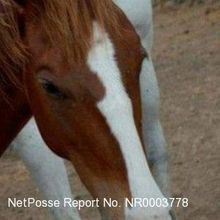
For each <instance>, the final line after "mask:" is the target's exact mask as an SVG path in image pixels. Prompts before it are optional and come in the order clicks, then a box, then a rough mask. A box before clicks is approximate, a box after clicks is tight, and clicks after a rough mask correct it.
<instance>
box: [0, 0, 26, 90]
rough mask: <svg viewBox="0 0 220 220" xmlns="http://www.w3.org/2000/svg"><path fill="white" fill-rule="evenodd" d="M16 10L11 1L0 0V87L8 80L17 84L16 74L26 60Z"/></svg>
mask: <svg viewBox="0 0 220 220" xmlns="http://www.w3.org/2000/svg"><path fill="white" fill-rule="evenodd" d="M16 10H17V8H16V6H15V4H13V3H12V2H11V1H9V0H0V87H2V84H7V83H8V81H10V82H12V83H13V84H15V85H18V79H17V74H18V73H19V72H20V71H21V68H22V67H23V66H24V63H25V60H26V52H25V47H24V44H23V43H22V41H21V39H20V35H19V30H18V29H19V28H18V22H17V16H16ZM0 91H1V90H0Z"/></svg>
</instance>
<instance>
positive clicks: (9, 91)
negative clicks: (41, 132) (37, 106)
mask: <svg viewBox="0 0 220 220" xmlns="http://www.w3.org/2000/svg"><path fill="white" fill-rule="evenodd" d="M0 89H2V90H3V91H2V92H3V93H5V95H6V96H5V97H4V95H3V94H1V97H0V106H1V108H0V123H1V126H0V155H2V153H3V152H4V151H5V149H6V148H7V147H8V145H9V144H10V143H11V141H12V140H13V139H14V138H15V136H16V135H17V133H18V132H19V131H20V130H21V128H22V127H23V126H24V125H25V124H26V122H27V121H28V119H29V118H30V116H31V111H30V109H29V105H28V103H27V99H26V96H25V93H24V91H22V90H21V89H18V88H17V87H16V86H15V85H12V84H10V85H6V86H4V88H3V86H1V88H0Z"/></svg>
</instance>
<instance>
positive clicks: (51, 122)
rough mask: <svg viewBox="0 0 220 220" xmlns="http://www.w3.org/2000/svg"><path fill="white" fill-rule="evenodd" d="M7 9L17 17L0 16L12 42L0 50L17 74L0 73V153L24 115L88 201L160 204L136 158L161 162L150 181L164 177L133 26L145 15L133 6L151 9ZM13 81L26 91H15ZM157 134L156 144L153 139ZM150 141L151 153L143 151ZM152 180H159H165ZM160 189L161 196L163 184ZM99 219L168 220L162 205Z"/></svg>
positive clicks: (146, 29) (140, 39)
mask: <svg viewBox="0 0 220 220" xmlns="http://www.w3.org/2000/svg"><path fill="white" fill-rule="evenodd" d="M16 2H17V3H18V4H20V5H21V7H22V11H23V13H22V15H19V16H18V18H17V21H16V22H14V19H15V16H11V17H9V18H10V19H9V20H10V21H12V23H13V25H12V27H13V28H9V38H8V39H7V38H6V39H7V41H9V42H10V43H11V42H12V44H11V48H10V47H9V46H8V45H7V47H6V48H4V46H5V45H3V49H6V50H5V51H4V50H3V52H1V53H2V54H1V56H3V55H4V57H6V58H7V59H8V60H9V61H10V62H8V60H6V61H7V62H6V63H7V64H10V65H8V66H16V67H19V68H18V69H19V71H18V72H16V71H14V69H10V68H9V69H8V68H4V70H3V73H4V72H6V70H7V69H8V70H7V75H5V74H4V75H5V76H4V81H6V82H8V81H9V82H10V83H11V84H10V86H8V83H6V84H7V86H5V85H4V87H3V92H4V91H5V90H6V91H9V98H10V99H12V100H13V108H11V110H8V108H5V109H4V108H3V109H1V113H2V114H1V115H4V117H5V116H6V115H7V120H4V119H3V120H2V121H3V126H2V128H4V131H5V129H6V131H8V132H7V134H6V135H5V134H4V135H2V134H1V136H0V137H1V139H2V140H3V141H2V142H1V152H3V151H4V150H5V148H6V147H7V145H8V144H9V143H10V142H11V140H12V139H13V138H14V137H15V135H16V134H17V133H18V131H19V130H20V129H21V128H22V127H23V126H24V124H25V123H26V122H27V121H28V119H29V118H30V116H31V114H32V113H33V115H34V117H35V119H36V121H37V124H38V127H39V129H40V132H41V135H42V137H43V138H44V140H45V142H46V143H47V145H48V146H49V147H50V148H51V149H52V150H53V151H54V152H56V153H57V154H58V155H60V156H62V157H64V158H66V159H69V160H70V161H71V162H72V163H73V165H74V166H75V167H76V170H77V172H78V173H79V175H80V177H81V179H82V181H83V182H84V184H85V185H86V186H87V188H88V189H89V191H90V192H91V194H92V195H93V197H98V198H99V199H104V198H110V197H111V198H114V199H117V200H118V201H119V202H120V203H121V204H123V198H131V197H140V198H143V197H152V198H161V199H163V198H164V196H163V194H162V193H161V191H160V189H159V187H158V186H157V184H156V183H155V181H154V179H153V177H152V174H151V172H150V169H149V166H148V164H147V161H146V157H145V154H144V151H147V152H149V153H148V159H149V161H150V162H152V161H154V162H155V159H157V161H158V160H159V161H162V162H163V161H164V162H163V165H165V166H161V164H160V163H159V164H160V165H158V164H157V165H155V163H153V165H152V167H153V168H152V169H153V172H154V173H156V172H155V170H157V171H158V170H159V171H160V173H163V172H161V170H160V169H161V167H162V170H163V169H164V168H165V169H166V153H165V147H164V146H165V144H164V139H163V135H162V129H161V126H160V123H159V118H158V117H159V116H158V109H157V107H158V106H157V105H158V103H157V101H158V88H157V83H156V78H155V75H154V69H153V65H152V61H151V58H150V47H151V46H150V44H149V42H150V39H151V36H152V35H151V33H152V25H151V23H152V21H151V20H150V21H149V23H148V24H147V25H146V24H145V25H144V26H143V24H144V20H142V19H143V18H148V16H149V14H147V13H146V12H145V10H144V9H143V7H142V6H147V7H148V8H150V7H149V6H150V2H149V1H148V2H147V1H136V2H135V3H136V4H137V3H139V5H140V8H139V7H130V6H131V5H128V4H127V5H126V4H125V2H123V1H115V4H114V3H113V2H112V1H110V0H105V1H104V0H103V1H101V2H98V1H95V0H94V1H86V0H82V1H72V0H67V1H62V2H60V1H56V0H54V1H34V0H33V1H16ZM116 5H117V6H118V7H117V6H116ZM120 8H121V9H122V10H123V11H124V13H125V14H124V13H123V12H122V11H121V10H120ZM131 8H132V9H133V10H131ZM137 8H139V16H138V17H136V18H135V19H134V11H135V10H136V9H137ZM12 11H13V10H12ZM110 12H111V16H112V18H109V13H110ZM12 14H13V13H12ZM8 15H10V14H9V13H8ZM141 15H142V16H143V17H141ZM146 16H147V17H146ZM140 17H141V18H140ZM128 19H129V20H130V21H129V20H128ZM146 21H147V20H146ZM16 24H18V25H16ZM6 27H8V26H7V25H6ZM10 27H11V26H10ZM134 27H136V28H137V29H136V30H135V29H134ZM122 36H126V39H125V38H124V37H122ZM4 37H5V36H4ZM146 42H148V43H147V44H145V43H146ZM9 45H10V44H9ZM11 49H13V50H12V51H11ZM26 50H27V51H28V55H26V54H25V53H26ZM24 51H25V52H24ZM146 51H147V52H146ZM23 61H26V62H23ZM11 63H13V64H15V65H11ZM4 64H5V62H4ZM8 66H6V67H8ZM4 67H5V66H4ZM2 68H3V66H2ZM2 68H1V70H2ZM21 72H22V74H20V73H21ZM149 74H150V76H151V78H148V77H147V76H148V75H149ZM149 79H150V80H151V81H152V82H150V83H149ZM14 80H16V81H19V84H20V82H21V84H22V85H23V86H24V88H25V91H23V90H19V89H18V88H17V87H16V88H14V87H15V85H14V84H15V83H14ZM146 85H148V87H146ZM151 86H152V88H151ZM5 87H6V88H5ZM146 88H148V89H146ZM147 98H148V101H146V100H147ZM3 102H4V104H5V105H7V104H8V103H6V102H5V100H3ZM155 102H156V104H155ZM29 106H30V107H31V110H30V108H29ZM155 108H156V111H155ZM6 109H7V110H6ZM146 112H147V114H146V115H147V116H146V115H145V114H144V113H146ZM145 122H149V124H146V123H145ZM12 125H13V126H12ZM142 128H143V129H142ZM145 129H146V130H147V132H146V134H145V132H143V134H142V130H145ZM1 133H2V132H1ZM3 133H4V132H3ZM157 134H159V137H160V138H159V140H156V139H155V137H153V136H155V135H157ZM54 137H56V139H55V138H54ZM157 137H158V136H157ZM146 140H147V142H148V143H151V144H149V146H148V148H147V149H148V150H145V149H144V144H143V142H145V143H146ZM158 142H159V144H158ZM155 143H156V144H157V146H156V148H155V149H156V150H158V149H159V150H160V154H159V155H158V154H157V153H156V150H155V149H154V150H153V149H152V148H151V146H153V144H155ZM150 145H151V146H150ZM154 165H155V166H154ZM161 176H162V177H161ZM156 178H158V179H160V178H161V179H163V180H164V179H166V178H164V174H163V175H160V176H159V175H158V176H157V175H156ZM158 182H159V181H158ZM162 182H163V181H162ZM160 183H161V182H160ZM164 183H165V184H164ZM162 185H163V186H165V188H166V185H167V184H166V181H165V182H163V184H162ZM119 186H120V187H119ZM100 211H101V215H102V218H103V219H112V218H113V219H156V218H157V219H164V220H166V219H171V216H170V213H169V211H170V208H169V207H166V208H164V207H160V208H156V207H154V208H148V209H143V208H141V207H133V208H131V207H124V205H122V207H117V208H115V209H114V210H113V211H112V209H106V208H104V207H100Z"/></svg>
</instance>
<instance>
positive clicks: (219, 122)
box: [0, 1, 220, 220]
mask: <svg viewBox="0 0 220 220" xmlns="http://www.w3.org/2000/svg"><path fill="white" fill-rule="evenodd" d="M154 61H155V68H156V71H157V76H158V80H159V84H160V89H161V115H162V123H163V126H164V130H165V134H166V139H167V141H168V148H169V153H170V170H171V176H172V191H173V194H174V196H176V197H188V198H189V201H190V202H189V207H188V208H177V209H176V212H177V216H178V219H179V220H218V219H220V172H219V171H220V1H215V3H209V1H207V2H206V4H200V5H198V6H194V7H191V8H189V7H188V6H181V7H174V6H171V5H169V6H167V7H165V8H163V9H156V10H155V48H154ZM0 169H1V175H0V186H1V188H0V219H1V220H8V219H10V220H15V219H16V220H17V219H22V220H46V219H49V215H48V211H47V209H43V208H42V209H37V208H31V209H8V208H7V207H6V206H7V198H8V197H16V198H24V197H35V198H42V196H41V195H40V193H39V192H38V190H37V189H36V187H35V185H34V184H33V182H32V180H31V178H30V177H29V174H28V172H27V170H26V168H25V167H24V165H23V163H22V162H21V161H20V160H19V159H18V158H17V157H16V156H15V155H13V154H9V153H7V154H5V155H4V157H3V158H2V159H1V160H0ZM68 173H69V176H70V179H71V182H73V180H74V185H73V186H74V187H73V188H74V191H75V192H76V194H77V198H83V199H86V198H89V195H88V193H87V192H86V190H85V189H84V188H83V187H82V186H81V184H80V182H79V180H78V178H76V174H75V172H74V171H73V170H72V168H70V166H69V165H68ZM81 214H82V216H83V217H84V218H85V219H87V220H97V219H99V218H98V217H97V211H96V210H93V209H92V210H91V209H87V210H85V209H84V210H83V211H82V213H81Z"/></svg>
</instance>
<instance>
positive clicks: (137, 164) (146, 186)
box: [88, 23, 163, 198]
mask: <svg viewBox="0 0 220 220" xmlns="http://www.w3.org/2000/svg"><path fill="white" fill-rule="evenodd" d="M114 56H115V50H114V46H113V44H112V42H111V40H110V38H109V36H108V34H107V33H106V32H105V33H103V31H101V30H100V28H99V26H98V25H97V23H95V24H94V40H93V45H92V48H91V49H90V51H89V54H88V66H89V68H90V69H91V70H92V71H93V72H94V73H95V74H97V76H98V77H99V79H100V80H101V82H102V84H103V85H104V87H105V90H106V93H105V96H104V98H103V99H102V100H101V101H99V102H98V104H97V107H98V109H99V110H100V112H101V113H102V114H103V116H104V117H105V119H106V121H107V123H108V126H109V127H110V129H111V132H112V134H113V135H114V137H115V138H116V139H117V141H118V143H119V145H120V150H121V152H122V155H123V158H124V161H125V165H126V168H127V174H128V180H129V187H130V191H131V194H132V197H141V198H143V197H151V198H152V197H153V198H158V197H159V198H163V196H162V194H161V192H160V190H159V188H158V187H157V185H156V183H155V181H154V179H153V177H152V175H151V172H150V170H149V167H148V164H147V161H146V158H145V155H144V151H143V147H142V145H141V141H140V138H139V135H138V132H137V129H136V126H135V122H134V117H133V109H132V104H131V100H130V98H129V97H128V94H127V93H126V90H125V87H124V85H123V82H122V78H121V73H120V70H119V68H118V65H117V62H116V60H115V57H114Z"/></svg>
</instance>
